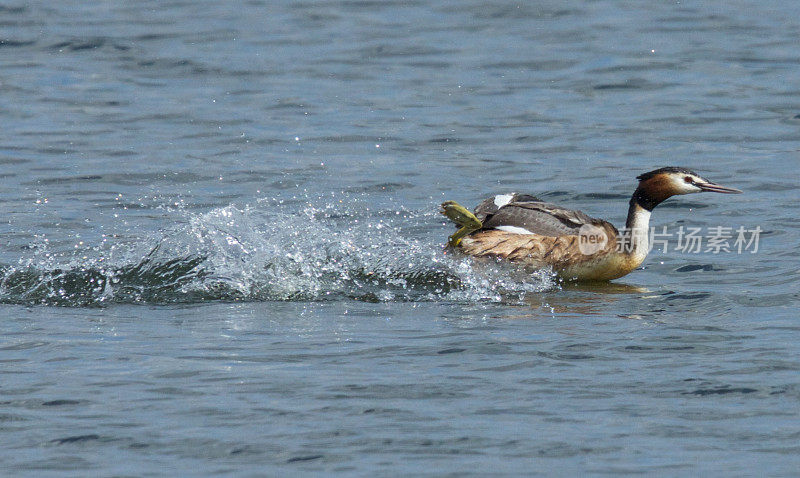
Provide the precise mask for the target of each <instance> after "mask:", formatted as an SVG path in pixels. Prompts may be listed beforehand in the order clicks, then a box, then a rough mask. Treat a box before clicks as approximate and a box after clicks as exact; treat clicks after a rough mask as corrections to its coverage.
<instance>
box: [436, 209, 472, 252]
mask: <svg viewBox="0 0 800 478" xmlns="http://www.w3.org/2000/svg"><path fill="white" fill-rule="evenodd" d="M441 207H442V209H441V210H440V211H439V212H441V213H442V214H444V215H445V216H446V217H447V218H448V219H450V220H451V221H453V222H454V223H456V224H457V225H459V226H461V228H460V229H459V230H457V231H456V232H455V234H453V235H451V236H450V237H449V240H448V241H447V242H448V244H449V245H450V246H452V247H458V246H459V244H461V239H462V238H463V237H464V236H466V235H468V234H470V233H472V232H475V231H477V230H478V229H480V228H481V227H483V223H482V222H481V221H480V220H478V218H477V217H475V214H472V213H471V212H470V211H469V210H468V209H467V208H465V207H464V206H462V205H461V204H459V203H457V202H455V201H445V202H443V203H442V206H441Z"/></svg>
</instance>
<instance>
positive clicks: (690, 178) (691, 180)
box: [683, 176, 694, 184]
mask: <svg viewBox="0 0 800 478" xmlns="http://www.w3.org/2000/svg"><path fill="white" fill-rule="evenodd" d="M683 180H684V181H686V182H687V183H689V184H692V183H693V182H694V180H693V179H692V177H691V176H686V177H684V178H683Z"/></svg>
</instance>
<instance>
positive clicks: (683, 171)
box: [636, 166, 700, 181]
mask: <svg viewBox="0 0 800 478" xmlns="http://www.w3.org/2000/svg"><path fill="white" fill-rule="evenodd" d="M661 173H681V174H693V175H695V176H700V175H699V174H697V173H696V172H694V171H692V170H691V169H686V168H678V167H676V166H667V167H666V168H660V169H656V170H655V171H650V172H649V173H644V174H640V175H639V176H636V179H638V180H639V181H647V180H648V179H650V178H652V177H653V176H655V175H656V174H661Z"/></svg>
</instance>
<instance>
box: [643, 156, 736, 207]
mask: <svg viewBox="0 0 800 478" xmlns="http://www.w3.org/2000/svg"><path fill="white" fill-rule="evenodd" d="M636 179H638V180H639V187H638V188H637V189H636V193H635V194H636V195H638V196H639V202H640V203H641V205H642V206H643V207H645V208H646V209H652V208H654V207H655V206H657V205H658V204H659V203H661V202H662V201H664V200H665V199H667V198H669V197H671V196H676V195H678V194H692V193H702V192H712V193H723V194H738V193H741V191H740V190H738V189H734V188H729V187H726V186H720V185H719V184H716V183H713V182H711V181H709V180H708V179H705V178H703V177H702V176H700V175H699V174H697V173H695V172H694V171H691V170H689V169H686V168H677V167H674V166H670V167H666V168H661V169H656V170H655V171H650V172H648V173H644V174H642V175H640V176H638V177H637V178H636Z"/></svg>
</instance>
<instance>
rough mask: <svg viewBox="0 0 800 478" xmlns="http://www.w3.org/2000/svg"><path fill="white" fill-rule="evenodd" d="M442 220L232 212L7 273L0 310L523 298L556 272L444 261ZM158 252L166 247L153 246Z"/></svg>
mask: <svg viewBox="0 0 800 478" xmlns="http://www.w3.org/2000/svg"><path fill="white" fill-rule="evenodd" d="M440 222H441V221H440V219H438V217H436V216H435V213H434V212H423V213H420V212H413V211H411V212H409V211H370V210H369V209H368V208H362V209H361V210H352V209H336V208H334V207H332V206H326V207H324V208H314V207H312V206H311V205H305V206H304V207H302V208H301V210H300V211H299V212H297V211H291V210H287V208H286V207H281V206H279V205H275V204H271V205H259V206H256V207H253V206H247V207H243V208H238V207H235V206H227V207H224V208H219V209H215V210H212V211H210V212H208V213H205V214H200V215H185V216H183V222H182V224H180V225H178V226H176V227H174V228H172V229H170V230H168V231H165V232H164V233H162V235H161V236H159V237H157V238H153V239H151V240H148V241H144V242H143V243H140V244H135V245H133V246H122V245H118V246H112V247H111V249H109V250H105V251H98V252H97V254H96V256H95V257H89V256H86V255H78V256H72V257H70V258H69V260H66V261H65V263H64V264H61V265H59V264H54V263H53V262H56V261H55V260H54V259H53V257H56V255H53V254H46V256H47V257H48V259H47V260H44V259H42V257H43V255H42V254H36V255H34V257H32V258H28V259H26V260H24V261H23V260H21V261H20V264H18V265H0V302H3V303H16V304H49V305H66V306H98V305H103V304H107V303H146V304H169V303H197V302H205V301H233V300H250V301H259V300H364V301H436V300H450V301H464V302H476V301H503V302H506V301H512V302H516V301H521V300H523V299H524V296H525V295H526V294H528V293H532V292H538V291H541V290H544V289H549V288H553V287H555V281H554V279H553V278H552V276H551V275H550V274H548V273H547V272H546V271H538V272H533V273H532V272H531V271H524V270H521V269H520V268H517V267H515V266H511V265H508V264H503V263H499V262H495V261H477V260H474V259H472V258H468V257H463V256H461V255H458V254H453V253H445V252H444V250H443V249H442V245H441V243H440V242H437V241H436V240H430V241H428V242H426V241H424V240H422V239H420V238H419V237H418V236H420V235H424V234H416V236H417V237H416V238H415V237H410V236H411V235H414V234H415V233H419V231H420V230H421V229H424V228H425V227H428V226H431V225H434V226H435V227H436V228H437V232H439V233H440V234H441V235H442V236H444V234H445V233H446V231H447V230H446V229H444V230H442V229H441V228H440V226H439V223H440ZM152 244H155V246H153V245H152Z"/></svg>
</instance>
